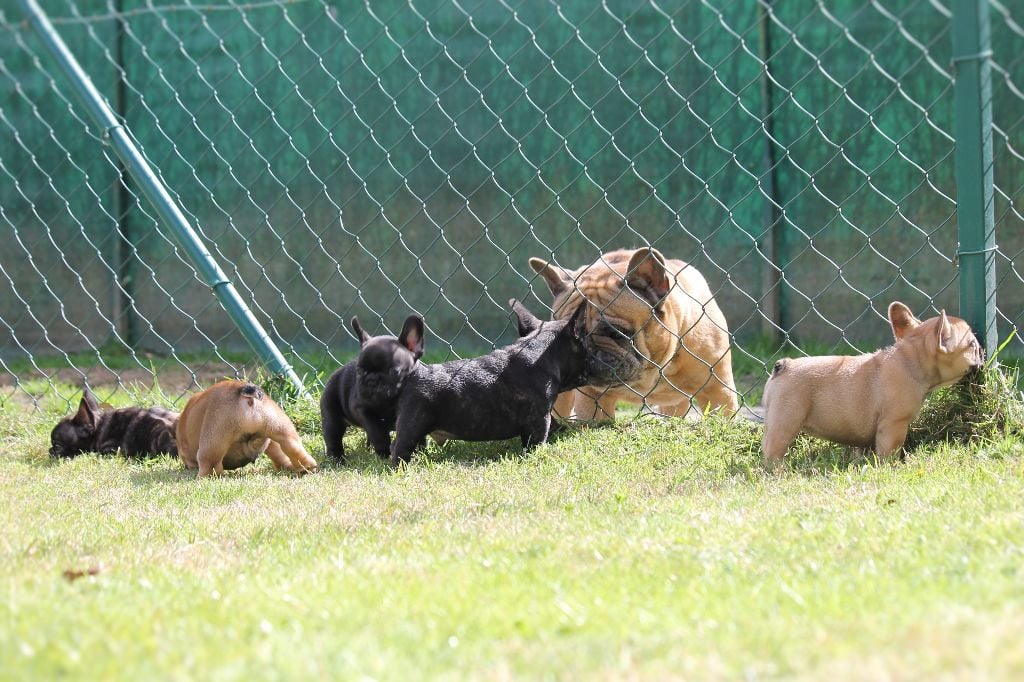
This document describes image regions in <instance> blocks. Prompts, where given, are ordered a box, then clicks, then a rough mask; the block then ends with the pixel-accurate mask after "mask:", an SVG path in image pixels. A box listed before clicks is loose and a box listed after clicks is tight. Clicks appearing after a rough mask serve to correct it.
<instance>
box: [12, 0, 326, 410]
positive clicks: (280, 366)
mask: <svg viewBox="0 0 1024 682" xmlns="http://www.w3.org/2000/svg"><path fill="white" fill-rule="evenodd" d="M21 5H22V8H23V9H24V10H25V13H26V14H27V15H28V18H29V23H30V24H31V25H32V28H33V29H34V30H35V31H36V33H37V34H38V35H39V37H40V39H41V40H42V42H43V44H44V45H45V46H46V49H47V50H48V51H49V53H50V55H51V56H52V57H53V58H54V60H55V61H56V62H57V64H58V65H59V66H60V68H61V70H62V71H63V72H64V75H65V76H67V78H68V80H69V81H70V83H71V85H72V87H73V89H74V91H75V94H76V95H77V96H78V97H79V99H80V100H81V102H82V104H83V105H84V106H85V108H86V110H87V111H88V112H89V115H90V116H91V117H92V119H93V121H94V122H95V123H96V125H97V126H99V128H100V129H101V130H102V131H103V132H104V134H105V135H106V137H107V138H108V139H109V141H110V145H111V146H112V147H113V149H114V151H115V152H116V153H117V156H118V158H119V159H121V161H122V163H124V165H125V168H126V169H127V170H128V173H129V175H131V177H132V180H134V181H135V183H136V184H137V185H138V186H139V188H140V189H141V190H142V192H143V193H144V194H145V195H146V198H147V199H148V200H149V202H150V203H151V204H152V205H153V208H154V209H155V210H156V212H157V215H158V216H159V217H160V221H161V222H162V223H163V225H164V226H165V227H166V228H167V229H168V231H169V232H170V233H171V234H172V235H173V236H174V238H175V240H176V241H177V242H178V243H179V244H180V245H181V247H182V249H184V251H185V253H186V254H187V255H188V258H189V260H190V261H192V264H193V265H194V266H195V268H196V271H197V272H198V273H199V275H200V276H201V277H202V278H203V281H205V282H206V283H207V284H208V285H210V287H211V288H212V289H213V293H214V294H215V295H216V296H217V299H218V300H219V301H220V303H221V305H222V306H224V309H225V310H226V311H227V313H228V315H229V316H230V317H231V320H232V321H233V322H234V323H235V325H236V326H237V327H238V329H239V331H241V332H242V335H243V336H244V337H245V339H246V340H247V341H248V342H249V344H250V345H251V346H252V347H253V350H255V351H256V353H257V354H258V355H259V357H260V359H261V360H262V361H263V362H264V363H265V364H266V365H267V367H268V368H269V369H270V370H271V371H272V372H274V373H275V374H281V375H284V376H285V377H287V378H288V380H289V381H291V383H292V384H293V385H294V386H295V388H296V389H297V390H298V392H299V394H300V395H305V394H306V389H305V387H304V386H303V385H302V380H301V379H299V377H298V375H297V374H296V373H295V371H294V370H293V369H292V368H291V366H290V365H289V364H288V362H287V361H286V360H285V358H284V356H283V355H282V354H281V351H280V350H278V348H277V346H276V345H275V344H274V342H273V340H272V339H271V338H270V335H269V334H267V332H266V330H265V329H264V328H263V326H262V325H261V324H260V323H259V321H258V320H257V319H256V317H255V316H254V315H253V314H252V311H251V310H249V307H248V306H246V304H245V301H243V300H242V297H241V296H240V295H239V294H238V291H237V290H236V289H235V287H234V285H233V284H232V283H231V281H230V280H228V278H227V275H226V274H225V273H224V271H223V270H221V269H220V266H219V265H217V262H216V261H215V260H214V259H213V256H211V255H210V252H209V251H208V250H207V249H206V246H205V245H204V244H203V243H202V241H201V240H200V239H199V235H198V234H196V231H195V230H194V229H193V228H192V225H191V224H189V222H188V220H187V219H186V218H185V215H184V214H183V213H182V212H181V209H180V208H178V205H177V204H176V203H175V201H174V199H173V198H172V197H171V195H170V193H169V192H168V191H167V188H166V187H165V186H164V184H163V182H162V181H161V180H160V178H159V177H157V175H156V173H154V172H153V169H152V168H151V167H150V165H149V162H147V161H146V159H145V158H144V157H143V156H142V153H141V152H140V151H139V149H138V148H137V147H136V146H135V143H134V142H132V139H131V137H130V136H129V134H128V131H127V130H126V129H125V128H124V126H122V125H121V123H120V122H119V121H118V120H117V118H116V117H115V116H114V114H113V112H112V111H111V110H110V107H109V106H107V103H106V102H105V101H104V99H103V97H102V96H101V95H100V93H99V91H97V90H96V87H95V86H94V85H93V83H92V80H90V78H89V76H88V74H86V73H85V71H84V70H83V69H82V66H81V65H80V64H79V63H78V60H77V59H75V56H74V55H73V54H72V53H71V51H70V50H69V49H68V46H67V45H66V44H65V43H64V40H63V39H62V38H61V37H60V34H58V33H57V31H56V30H55V29H54V27H53V24H52V23H50V20H49V18H48V17H47V16H46V13H45V12H43V10H42V8H40V7H39V5H38V3H37V2H36V0H21Z"/></svg>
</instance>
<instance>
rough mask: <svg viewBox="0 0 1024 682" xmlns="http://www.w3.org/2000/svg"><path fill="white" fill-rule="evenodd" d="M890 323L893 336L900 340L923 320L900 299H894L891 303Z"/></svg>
mask: <svg viewBox="0 0 1024 682" xmlns="http://www.w3.org/2000/svg"><path fill="white" fill-rule="evenodd" d="M889 324H890V325H892V335H893V337H895V339H896V340H897V341H899V340H900V339H902V338H903V335H904V334H906V333H907V332H909V331H910V330H911V329H913V328H914V327H916V326H917V325H919V324H921V320H919V319H917V318H916V317H914V313H912V312H910V308H908V307H907V306H905V305H903V304H902V303H900V302H899V301H893V302H892V303H890V304H889Z"/></svg>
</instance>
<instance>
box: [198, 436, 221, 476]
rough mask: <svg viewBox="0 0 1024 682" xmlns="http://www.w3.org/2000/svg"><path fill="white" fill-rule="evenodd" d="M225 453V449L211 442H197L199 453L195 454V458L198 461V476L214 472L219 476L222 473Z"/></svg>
mask: <svg viewBox="0 0 1024 682" xmlns="http://www.w3.org/2000/svg"><path fill="white" fill-rule="evenodd" d="M226 454H227V449H226V448H223V447H218V446H217V445H216V444H215V443H212V442H201V443H200V444H199V454H198V455H197V456H196V460H197V461H198V463H199V478H204V477H206V476H210V475H211V474H216V475H217V476H220V475H221V474H223V473H224V455H226Z"/></svg>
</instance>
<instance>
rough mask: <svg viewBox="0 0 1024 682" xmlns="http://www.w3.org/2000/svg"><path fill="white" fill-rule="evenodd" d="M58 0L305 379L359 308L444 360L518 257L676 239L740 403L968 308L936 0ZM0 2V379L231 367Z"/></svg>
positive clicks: (1017, 71)
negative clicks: (814, 367)
mask: <svg viewBox="0 0 1024 682" xmlns="http://www.w3.org/2000/svg"><path fill="white" fill-rule="evenodd" d="M42 5H43V6H44V8H45V9H46V11H47V12H48V13H49V15H50V17H51V18H52V20H53V22H54V24H55V25H56V26H57V28H58V30H59V31H60V33H61V35H62V36H63V38H64V39H65V40H66V41H67V42H68V44H69V46H70V47H71V49H72V51H73V52H74V53H75V55H76V56H77V57H78V59H79V60H80V61H81V62H82V64H83V66H84V67H85V70H86V71H87V72H88V73H89V74H90V75H91V77H92V80H93V81H94V83H95V84H96V85H97V87H98V88H99V89H100V91H101V92H102V93H103V94H104V96H105V97H106V98H107V100H108V102H109V103H110V105H111V107H112V108H113V109H114V110H115V111H116V112H117V113H118V115H119V116H120V117H121V119H122V120H123V122H124V125H125V127H126V128H127V129H128V130H130V131H131V133H132V135H133V138H134V140H135V141H136V143H137V144H138V146H139V147H140V148H141V150H142V151H143V153H144V155H145V157H146V158H147V159H148V160H149V162H150V163H151V164H152V165H153V166H154V167H155V168H157V169H158V171H159V173H160V176H161V177H162V179H163V180H164V181H165V182H166V184H167V186H168V187H169V188H170V190H171V192H172V194H173V196H174V197H175V199H176V200H177V201H178V202H179V204H180V206H181V207H182V209H183V210H184V211H185V213H186V215H187V216H188V218H189V219H190V221H191V222H192V223H193V225H194V226H195V227H196V228H197V230H198V231H199V232H200V234H201V237H202V238H203V240H204V241H205V243H206V245H207V246H208V248H209V249H210V250H211V252H212V253H213V255H214V257H215V258H216V259H217V260H218V261H219V263H220V265H221V267H223V268H224V269H225V270H226V271H227V272H228V274H229V277H230V278H231V279H232V281H233V282H234V283H235V285H236V286H237V287H238V289H239V291H240V292H241V293H242V295H243V298H245V300H246V302H247V303H248V305H249V306H250V307H251V308H252V310H253V311H254V313H255V314H256V316H257V317H258V318H259V320H260V322H261V323H262V324H263V325H264V326H265V327H266V328H267V329H268V330H269V332H270V334H271V336H272V338H273V340H274V341H275V342H276V343H277V344H278V345H279V347H280V348H281V349H282V350H283V351H284V352H285V354H286V355H287V356H288V358H289V360H290V361H291V362H292V364H293V365H294V366H295V367H296V370H297V371H298V372H299V373H300V374H305V375H306V377H307V380H308V381H310V382H311V383H315V382H316V381H317V380H318V379H320V378H321V377H322V374H321V373H322V372H324V371H329V370H330V369H331V368H333V367H334V366H337V365H338V364H340V363H341V362H343V361H344V360H345V359H347V358H350V357H351V356H352V355H353V354H354V352H355V350H356V348H357V346H356V342H355V340H354V338H353V337H352V336H351V334H350V332H349V330H348V325H347V324H346V322H347V320H348V318H350V317H351V316H352V315H358V316H359V317H360V319H361V320H362V321H363V324H364V326H366V327H367V328H368V329H375V330H377V331H383V330H384V329H390V330H391V331H392V332H394V331H396V330H397V329H398V328H399V327H400V326H401V321H402V320H403V319H404V318H405V316H406V315H407V314H408V313H409V312H410V311H416V312H419V313H421V314H423V315H424V316H425V318H426V320H427V324H428V328H429V334H430V337H429V339H428V344H429V347H430V348H431V349H432V350H433V351H434V354H433V357H435V358H441V357H444V356H445V355H446V354H447V355H459V356H467V355H472V354H474V353H477V352H480V351H483V350H487V349H489V348H491V347H493V346H494V345H500V344H502V343H504V342H507V341H509V340H510V339H511V338H512V337H513V336H514V332H515V327H514V325H512V324H511V323H510V321H509V316H508V307H507V300H508V299H509V298H510V297H516V298H520V299H522V300H524V301H525V302H526V303H527V305H529V306H530V307H531V308H534V309H535V310H536V311H537V312H541V311H542V310H543V309H544V307H545V306H550V304H551V301H552V299H551V296H550V295H549V292H548V288H547V286H546V285H545V281H544V279H543V278H542V277H540V276H538V275H537V274H536V273H535V272H534V271H533V270H532V269H531V268H530V267H529V266H528V260H529V259H530V258H531V257H538V258H541V259H543V260H545V261H550V262H552V263H556V264H558V265H559V266H562V267H564V268H567V269H569V270H574V269H576V268H578V267H580V266H583V265H586V264H589V263H593V262H595V261H598V260H599V258H600V255H601V254H602V253H608V252H611V251H613V250H615V249H619V248H637V247H645V246H653V247H655V248H656V249H658V250H659V251H660V252H662V253H663V254H665V256H666V257H668V258H674V259H681V260H683V261H686V262H688V263H690V264H692V265H693V266H694V267H696V268H697V269H698V270H699V271H700V272H701V273H702V274H703V275H704V277H705V278H706V279H707V281H708V282H709V284H710V289H711V292H712V293H713V295H714V297H715V299H716V300H717V303H718V305H719V307H720V308H721V310H722V312H723V313H724V316H725V319H726V320H727V321H728V326H729V332H730V335H731V336H730V339H731V341H732V345H731V348H732V364H733V370H735V374H736V386H737V391H738V394H739V397H740V398H741V399H742V400H745V401H746V402H748V403H754V402H756V401H757V399H758V397H759V395H760V390H761V387H762V386H763V383H764V380H765V378H766V376H767V371H768V370H769V369H770V367H771V362H772V358H773V357H774V356H775V355H777V354H778V353H779V352H781V351H783V350H784V349H785V348H786V347H787V344H790V346H791V347H795V348H796V349H798V351H810V352H821V351H838V352H851V351H855V350H870V349H872V348H873V347H876V346H877V344H879V343H883V342H884V341H885V340H886V336H887V329H888V328H887V325H886V322H885V310H886V306H887V305H888V303H889V302H890V301H892V300H896V299H899V300H903V301H904V302H906V303H908V304H909V305H910V306H911V308H912V309H914V310H915V311H917V312H918V313H919V314H926V313H928V312H929V311H937V310H939V309H942V308H945V309H948V310H950V311H955V310H957V308H958V305H957V287H956V282H957V269H956V259H955V253H956V251H957V224H956V215H957V214H956V199H955V197H956V190H955V169H954V160H953V149H954V143H955V140H954V137H953V121H952V117H953V108H952V88H953V79H954V76H955V74H954V70H953V67H952V66H951V36H950V26H951V18H952V14H951V10H950V8H949V6H948V3H947V2H945V1H941V0H917V1H916V2H914V1H910V2H883V1H878V0H874V1H871V0H868V1H865V0H835V1H834V2H828V3H823V2H811V1H809V0H807V1H799V2H786V3H772V2H769V1H766V0H761V1H760V2H755V1H754V0H736V1H732V2H730V1H727V0H718V1H711V0H702V1H698V0H690V1H688V2H676V3H660V2H652V1H650V0H644V1H642V2H641V1H634V2H629V1H624V2H614V3H591V2H584V1H582V0H578V1H577V0H570V1H569V2H562V3H557V4H555V3H550V4H549V3H523V4H517V3H510V2H506V1H504V0H499V1H498V2H480V3H477V4H466V3H460V2H446V1H442V0H430V1H424V2H409V1H403V2H398V1H390V2H389V1H383V2H376V1H375V2H372V3H369V2H367V3H365V4H362V5H360V4H357V3H331V2H323V1H321V0H295V1H288V0H277V1H267V2H250V3H241V2H215V3H214V2H210V3H193V2H191V1H188V0H186V1H185V2H180V1H179V2H160V1H155V0H106V2H105V4H104V5H103V6H100V5H99V3H95V2H83V1H82V0H77V1H76V0H70V1H67V2H57V1H54V2H44V3H42ZM0 8H2V9H0V88H2V90H3V93H4V97H3V98H2V100H0V125H2V127H3V128H4V129H5V132H6V134H5V135H4V136H2V137H0V172H2V174H3V176H4V177H5V179H6V180H5V182H4V183H3V185H2V187H0V197H2V199H0V229H2V230H3V232H4V234H5V238H6V239H5V241H6V242H7V246H6V248H4V249H3V250H2V252H0V253H2V255H0V274H2V277H0V323H2V325H3V327H4V328H5V329H6V330H7V331H8V334H7V335H6V336H7V338H6V339H4V340H3V341H2V342H0V343H2V345H0V348H2V351H3V356H2V357H0V365H2V367H0V369H2V370H3V372H4V375H3V377H2V382H3V385H4V386H5V388H4V389H3V390H4V395H5V399H6V400H15V401H22V402H30V403H34V402H37V401H38V399H39V396H40V395H41V394H42V393H43V392H44V391H45V390H46V389H49V390H53V389H57V392H58V393H59V394H62V395H70V386H69V385H76V384H80V383H81V382H82V381H83V380H88V381H89V382H90V383H91V384H93V385H95V384H103V383H106V384H108V385H109V386H110V390H118V389H119V388H124V387H128V386H130V385H132V384H134V383H136V382H139V383H142V384H145V385H150V384H152V383H153V382H155V381H159V382H160V384H161V385H162V386H163V388H164V390H165V391H167V392H168V394H170V395H171V396H172V397H176V398H179V399H180V397H181V396H183V395H184V393H185V391H187V390H188V389H191V388H194V387H195V386H197V385H199V384H201V383H204V382H206V381H208V380H209V379H211V378H214V377H219V376H222V375H224V374H225V373H227V374H235V373H239V372H243V371H246V369H245V367H244V365H245V364H246V363H247V361H248V360H249V358H250V357H251V352H249V351H248V350H247V347H246V344H245V341H244V340H243V338H242V337H241V336H240V335H239V334H238V332H237V331H236V330H235V329H234V327H233V326H232V324H231V321H230V319H229V318H228V317H227V316H226V315H225V314H224V312H223V310H222V309H221V308H220V307H219V306H218V304H217V303H216V300H215V299H214V298H213V297H212V296H211V295H210V292H209V288H208V287H207V286H206V285H205V284H204V283H203V282H202V281H200V279H199V278H198V277H197V276H196V274H195V270H194V269H193V267H192V266H191V264H190V263H189V262H188V261H187V259H186V258H185V257H184V255H183V254H182V253H181V252H180V251H179V249H178V248H177V247H176V245H175V243H174V242H173V241H172V240H170V239H169V238H168V237H167V236H166V234H165V233H164V232H163V230H162V229H161V227H160V225H159V223H158V222H157V220H156V218H155V214H154V212H153V211H152V209H151V208H150V207H149V206H148V205H147V204H146V202H145V201H144V200H142V199H140V194H139V193H138V192H137V190H136V188H135V187H133V184H132V183H131V182H130V181H129V180H128V178H127V176H126V175H125V173H124V170H123V168H122V166H121V164H120V163H119V161H118V160H117V158H116V157H115V156H113V154H112V153H111V150H110V148H109V147H108V146H106V145H105V144H104V135H103V131H100V130H97V129H96V128H95V126H94V125H92V124H91V123H90V121H89V120H88V118H87V116H85V114H84V113H83V112H82V110H81V108H80V106H79V104H78V103H77V102H75V101H74V100H73V99H72V98H71V97H70V95H69V94H66V93H67V92H68V90H67V85H66V83H65V82H64V81H63V80H62V78H61V76H60V75H59V74H58V73H56V71H55V67H54V65H53V63H52V62H51V61H50V60H49V58H48V57H47V56H46V55H45V54H44V51H43V49H42V46H41V44H40V43H39V41H38V39H37V38H36V37H35V36H34V35H33V34H32V32H31V31H30V30H29V28H28V25H27V24H26V23H25V21H24V19H23V17H22V15H21V13H20V11H19V10H18V9H17V7H16V6H14V5H13V3H10V2H8V1H7V0H5V2H3V3H0ZM990 9H991V19H992V46H993V55H994V56H993V61H992V65H993V119H994V126H993V135H994V141H995V152H994V153H995V178H996V217H997V235H998V242H999V246H1000V249H999V252H998V256H997V261H998V301H999V304H1000V306H999V310H1000V312H999V316H1000V332H1001V335H1005V334H1006V333H1008V332H1009V330H1010V329H1011V328H1016V327H1017V326H1018V325H1019V324H1020V322H1021V318H1020V310H1021V307H1022V306H1021V303H1022V302H1024V300H1022V299H1024V289H1022V285H1024V278H1022V276H1021V270H1020V268H1018V267H1017V265H1018V263H1020V261H1021V259H1022V257H1024V238H1022V234H1024V233H1022V231H1021V230H1020V229H1019V228H1020V227H1021V224H1022V215H1024V210H1022V208H1021V205H1020V202H1021V191H1022V187H1024V149H1022V145H1021V142H1020V140H1021V136H1020V134H1021V130H1022V123H1021V122H1022V118H1024V115H1022V113H1021V112H1024V108H1022V107H1021V103H1022V102H1021V100H1022V99H1024V58H1022V57H1021V50H1020V49H1019V46H1020V44H1021V43H1020V40H1021V38H1022V37H1024V31H1022V25H1024V11H1022V9H1021V7H1020V6H1019V5H1018V4H1016V3H1013V4H1011V3H1007V2H1005V1H1002V0H991V3H990ZM890 338H891V337H890ZM723 362H728V359H727V358H725V359H721V358H716V359H713V360H712V361H711V362H710V364H712V365H714V369H715V371H716V374H720V373H721V369H722V364H721V363H723ZM705 381H707V379H705ZM649 395H650V392H649V391H648V390H647V389H637V390H635V395H634V396H633V397H635V398H637V399H641V400H642V399H645V398H647V397H648V396H649Z"/></svg>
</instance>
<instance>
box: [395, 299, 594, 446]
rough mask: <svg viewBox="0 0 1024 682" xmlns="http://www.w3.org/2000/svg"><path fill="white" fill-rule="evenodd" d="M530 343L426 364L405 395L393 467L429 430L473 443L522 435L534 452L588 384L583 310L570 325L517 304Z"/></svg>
mask: <svg viewBox="0 0 1024 682" xmlns="http://www.w3.org/2000/svg"><path fill="white" fill-rule="evenodd" d="M509 305H511V306H512V311H513V312H514V313H515V315H516V318H517V320H518V325H519V334H520V336H521V337H522V338H520V339H519V340H518V341H516V342H515V343H514V344H512V345H511V346H506V347H505V348H499V349H498V350H496V351H494V352H492V353H490V354H488V355H484V356H482V357H479V358H472V359H469V360H453V361H451V362H445V363H442V364H440V365H420V366H419V367H417V368H416V371H415V372H413V373H412V374H410V375H409V377H408V378H407V379H406V381H405V387H404V388H403V389H402V392H401V394H400V395H399V397H398V405H397V420H396V424H395V430H396V431H397V434H396V436H395V442H394V443H393V444H392V446H391V463H392V464H393V465H397V464H399V463H400V462H408V461H409V459H410V457H411V456H412V452H413V450H414V449H415V448H416V447H417V446H419V445H420V444H421V443H423V442H424V439H425V437H426V435H427V434H429V433H437V434H438V435H443V436H446V437H448V438H455V439H458V440H468V441H483V440H505V439H507V438H514V437H515V436H519V437H520V439H521V440H522V443H523V447H524V448H526V449H529V448H531V447H533V446H535V445H539V444H541V443H544V442H546V441H547V439H548V433H549V431H550V430H551V407H552V406H553V405H554V402H555V398H556V397H557V396H558V394H559V393H560V392H562V391H567V390H569V389H573V388H578V387H579V386H583V385H584V384H585V383H586V366H587V352H586V349H585V348H584V346H583V334H584V331H583V324H582V319H581V315H580V313H581V312H582V311H583V310H584V307H583V306H581V307H580V312H577V314H576V315H574V316H573V318H572V319H570V320H560V321H542V320H540V319H538V318H537V317H535V316H534V315H533V314H532V313H531V312H530V311H529V310H527V309H526V308H525V307H524V306H523V305H522V304H521V303H519V301H517V300H516V299H512V300H510V301H509Z"/></svg>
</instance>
